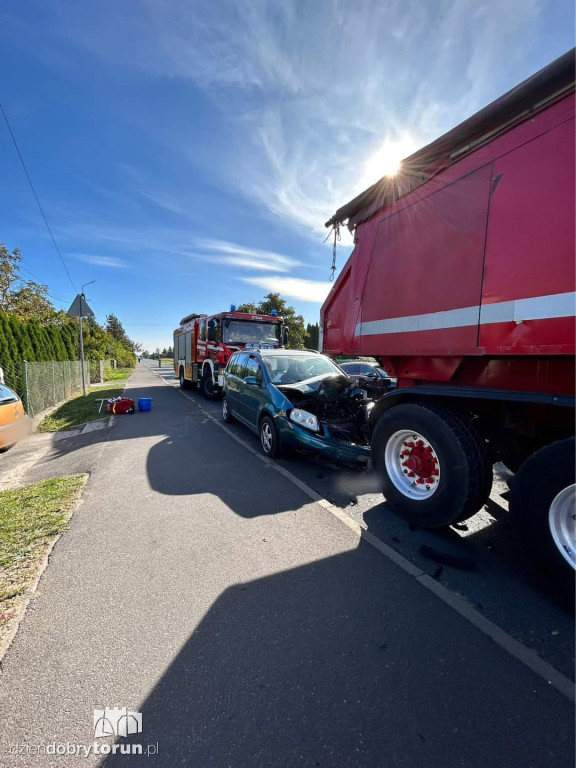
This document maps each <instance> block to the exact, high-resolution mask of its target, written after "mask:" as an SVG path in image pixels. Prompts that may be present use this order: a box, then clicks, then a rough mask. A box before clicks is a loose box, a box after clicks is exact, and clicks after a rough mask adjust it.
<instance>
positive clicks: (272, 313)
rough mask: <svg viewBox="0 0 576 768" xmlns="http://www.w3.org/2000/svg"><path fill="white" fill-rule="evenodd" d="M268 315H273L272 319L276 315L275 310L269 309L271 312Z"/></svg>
mask: <svg viewBox="0 0 576 768" xmlns="http://www.w3.org/2000/svg"><path fill="white" fill-rule="evenodd" d="M270 314H271V315H274V317H276V315H277V314H278V312H276V310H275V309H271V310H270Z"/></svg>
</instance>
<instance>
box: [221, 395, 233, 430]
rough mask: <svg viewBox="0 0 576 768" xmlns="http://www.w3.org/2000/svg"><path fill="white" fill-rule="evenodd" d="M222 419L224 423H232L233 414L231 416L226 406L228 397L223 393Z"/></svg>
mask: <svg viewBox="0 0 576 768" xmlns="http://www.w3.org/2000/svg"><path fill="white" fill-rule="evenodd" d="M222 421H224V422H225V423H226V424H232V422H233V421H234V416H232V414H231V413H230V408H229V407H228V398H227V397H226V395H224V394H223V395H222Z"/></svg>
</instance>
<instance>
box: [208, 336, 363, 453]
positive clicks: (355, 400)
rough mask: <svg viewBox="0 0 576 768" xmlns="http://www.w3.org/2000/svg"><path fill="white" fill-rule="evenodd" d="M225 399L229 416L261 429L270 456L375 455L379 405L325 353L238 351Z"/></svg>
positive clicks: (228, 371) (229, 370) (228, 373)
mask: <svg viewBox="0 0 576 768" xmlns="http://www.w3.org/2000/svg"><path fill="white" fill-rule="evenodd" d="M224 398H225V399H224V401H223V415H224V418H225V420H230V417H233V418H235V419H238V420H239V421H241V422H243V423H244V424H245V425H246V426H248V427H250V428H251V429H253V430H254V431H255V432H258V433H260V439H261V444H262V448H263V450H264V453H266V454H267V455H270V456H273V455H278V452H279V450H280V448H295V449H298V450H303V449H304V450H308V451H312V452H315V453H318V454H320V455H322V456H323V457H325V458H328V459H337V460H339V461H344V462H351V463H367V462H368V460H369V458H370V446H369V429H368V422H369V415H370V410H371V408H372V406H373V403H372V402H371V401H369V400H367V398H366V394H365V392H364V391H363V390H362V389H361V388H360V387H359V386H358V384H357V383H356V382H355V381H354V380H353V379H351V378H350V377H349V376H347V375H346V374H345V373H344V372H343V371H342V370H341V369H340V368H339V367H338V366H337V365H336V364H335V363H333V362H332V361H331V360H330V359H329V358H327V357H325V356H324V355H320V354H318V353H314V352H309V351H304V350H303V351H299V350H277V349H276V350H265V349H261V350H260V349H257V350H245V351H244V352H243V353H238V355H237V356H236V360H233V359H231V361H230V363H229V366H228V367H227V369H226V375H225V391H224ZM264 433H266V434H264ZM271 441H272V443H274V441H275V445H274V447H273V448H272V449H270V445H271ZM271 450H272V453H271V452H270V451H271Z"/></svg>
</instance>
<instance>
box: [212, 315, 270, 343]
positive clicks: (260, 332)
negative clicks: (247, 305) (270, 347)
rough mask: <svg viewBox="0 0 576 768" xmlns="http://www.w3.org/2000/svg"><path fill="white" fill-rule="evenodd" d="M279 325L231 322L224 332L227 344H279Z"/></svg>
mask: <svg viewBox="0 0 576 768" xmlns="http://www.w3.org/2000/svg"><path fill="white" fill-rule="evenodd" d="M279 328H280V324H279V323H255V322H253V321H251V320H248V321H246V320H229V321H228V324H227V326H226V328H225V332H224V341H225V343H226V344H234V343H236V344H278V343H279V330H278V329H279Z"/></svg>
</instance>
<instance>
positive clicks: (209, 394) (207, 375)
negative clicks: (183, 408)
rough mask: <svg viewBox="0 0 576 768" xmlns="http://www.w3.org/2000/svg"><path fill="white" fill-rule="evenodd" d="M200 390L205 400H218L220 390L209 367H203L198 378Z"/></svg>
mask: <svg viewBox="0 0 576 768" xmlns="http://www.w3.org/2000/svg"><path fill="white" fill-rule="evenodd" d="M200 392H202V394H203V395H204V397H205V398H206V400H218V398H219V397H220V390H219V389H218V387H217V386H216V384H215V383H214V378H213V376H212V371H211V370H210V368H205V369H204V371H203V373H202V378H201V379H200Z"/></svg>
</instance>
